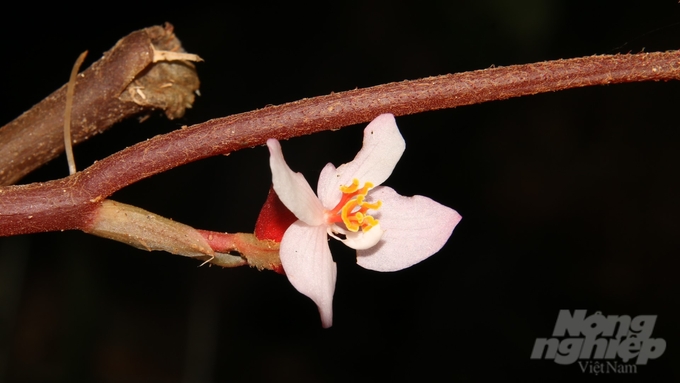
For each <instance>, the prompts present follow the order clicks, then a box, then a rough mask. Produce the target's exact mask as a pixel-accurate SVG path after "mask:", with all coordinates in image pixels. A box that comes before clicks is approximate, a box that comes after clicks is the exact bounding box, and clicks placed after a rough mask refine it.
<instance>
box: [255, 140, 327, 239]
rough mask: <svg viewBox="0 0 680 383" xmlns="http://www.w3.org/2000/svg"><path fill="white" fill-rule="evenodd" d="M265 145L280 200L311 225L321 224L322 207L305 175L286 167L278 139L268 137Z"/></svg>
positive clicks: (275, 189) (275, 188)
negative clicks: (267, 148)
mask: <svg viewBox="0 0 680 383" xmlns="http://www.w3.org/2000/svg"><path fill="white" fill-rule="evenodd" d="M267 146H268V147H269V154H270V156H269V167H270V168H271V170H272V184H273V185H274V191H276V194H277V195H278V196H279V199H280V200H281V202H283V204H284V205H286V207H287V208H288V210H290V211H291V212H293V214H295V216H296V217H297V218H298V219H300V220H302V221H303V222H305V223H307V224H309V225H313V226H316V225H322V224H323V223H324V216H323V214H324V208H323V206H322V205H321V201H319V199H318V198H317V197H316V195H315V194H314V191H313V190H312V188H311V187H310V186H309V183H307V180H305V177H304V176H303V175H302V174H300V173H295V172H293V171H292V170H291V169H290V168H289V167H288V164H287V163H286V160H285V159H284V158H283V152H282V151H281V144H280V143H279V141H277V140H275V139H273V138H270V139H269V140H267Z"/></svg>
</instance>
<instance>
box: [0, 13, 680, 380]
mask: <svg viewBox="0 0 680 383" xmlns="http://www.w3.org/2000/svg"><path fill="white" fill-rule="evenodd" d="M14 6H15V7H14V10H13V11H10V10H7V11H4V12H3V16H4V17H3V19H4V21H3V23H2V24H0V34H1V35H2V40H3V44H2V52H3V53H2V58H3V59H2V61H1V62H0V71H1V75H2V84H3V85H2V87H1V88H0V92H1V94H0V102H1V105H2V108H0V113H1V116H2V119H1V121H2V123H5V122H8V121H10V120H11V119H13V118H15V117H16V116H18V115H19V114H21V113H22V112H23V111H24V110H26V109H28V108H29V107H30V106H31V105H33V104H35V103H37V102H38V101H39V100H40V99H42V98H43V97H45V96H47V95H48V94H49V93H51V92H52V91H53V90H55V89H57V88H58V87H59V86H61V85H62V84H63V83H65V82H66V81H67V79H68V75H69V73H70V70H71V66H72V64H73V62H74V60H75V59H76V57H77V56H78V54H79V53H80V52H82V51H83V50H86V49H88V50H89V51H90V56H89V57H88V60H87V61H86V65H89V64H90V63H91V62H92V61H94V60H95V59H97V58H99V57H100V56H101V54H102V53H103V52H104V51H106V50H108V49H109V48H111V47H112V46H113V45H114V44H115V42H116V41H117V40H118V39H119V38H121V37H123V36H125V35H126V34H128V33H130V32H132V31H133V30H136V29H140V28H143V27H147V26H151V25H157V24H161V23H163V22H165V21H169V22H171V23H173V24H174V26H175V32H176V34H177V36H178V37H179V38H180V39H181V40H182V42H183V44H184V47H185V48H186V49H187V50H188V51H190V52H193V53H197V54H199V55H200V56H202V57H203V58H204V59H205V63H202V64H199V65H198V73H199V76H200V78H201V81H202V85H201V94H202V96H201V97H200V98H199V99H198V100H197V101H196V103H195V106H194V108H193V109H192V110H189V112H188V113H187V114H186V116H185V117H184V118H183V119H181V120H178V121H168V120H166V119H165V118H164V117H162V116H161V115H160V114H157V115H154V116H153V117H152V118H151V119H149V120H147V121H145V122H143V123H141V124H139V123H138V122H137V121H136V120H131V121H127V122H124V123H122V124H120V125H119V126H116V127H114V128H113V129H111V130H110V131H108V132H106V133H104V134H102V135H100V136H97V137H95V138H93V139H91V140H89V141H88V142H86V143H85V144H82V145H80V146H78V147H77V148H76V150H75V156H76V161H77V164H78V167H79V168H80V169H83V168H84V167H86V166H89V165H90V164H92V162H94V161H95V160H97V159H101V158H104V157H106V156H107V155H110V154H111V153H114V152H116V151H118V150H120V149H122V148H124V147H126V146H130V145H133V144H134V143H136V142H139V141H141V140H144V139H146V138H150V137H153V136H155V135H158V134H162V133H166V132H169V131H172V130H174V129H178V128H179V127H180V126H181V125H185V124H194V123H198V122H202V121H205V120H208V119H210V118H215V117H222V116H227V115H230V114H234V113H239V112H244V111H249V110H252V109H256V108H261V107H264V106H265V105H268V104H281V103H285V102H288V101H294V100H298V99H301V98H304V97H313V96H317V95H323V94H328V93H330V92H332V91H342V90H348V89H353V88H356V87H367V86H372V85H377V84H381V83H385V82H392V81H401V80H404V79H416V78H420V77H425V76H430V75H437V74H444V73H455V72H461V71H467V70H475V69H481V68H487V67H490V66H492V65H496V66H500V65H511V64H521V63H530V62H535V61H542V60H550V59H559V58H571V57H578V56H586V55H592V54H617V53H622V54H625V53H629V52H633V53H637V52H641V51H648V52H649V51H657V50H670V49H678V48H680V26H679V25H677V22H678V16H679V15H680V5H679V4H677V3H676V2H673V1H668V2H660V1H658V2H649V1H642V0H639V1H627V2H626V1H623V2H622V1H609V0H608V1H598V2H588V1H566V0H564V1H543V2H542V1H539V0H522V1H501V0H484V1H465V2H449V1H438V2H433V1H420V2H387V1H384V2H355V1H347V2H336V3H331V4H316V5H314V6H302V5H294V4H288V3H284V4H278V5H267V4H263V3H260V2H243V4H241V5H226V4H221V5H220V4H217V5H216V4H212V3H204V2H201V1H193V2H186V3H182V4H172V3H160V2H159V3H157V4H155V5H149V4H144V3H140V2H136V3H130V4H125V5H122V3H121V5H117V4H115V3H83V4H80V3H73V2H69V3H68V4H66V3H64V5H49V6H42V5H41V6H38V5H36V4H34V3H30V2H24V3H18V4H14ZM678 91H680V87H679V84H677V83H675V82H668V83H663V82H660V83H640V84H627V85H613V86H606V87H597V88H589V89H577V90H569V91H564V92H559V93H551V94H543V95H537V96H532V97H524V98H520V99H513V100H507V101H500V102H492V103H487V104H483V105H474V106H467V107H461V108H458V109H451V110H445V111H436V112H429V113H423V114H419V115H414V116H408V117H399V118H397V123H398V125H399V127H400V129H401V131H402V134H403V136H404V137H405V140H406V144H407V149H406V153H405V154H404V156H403V158H402V160H401V162H400V163H399V165H398V166H397V168H396V170H395V172H394V173H393V175H392V177H391V178H390V179H389V180H388V181H387V183H386V184H387V185H389V186H392V187H394V188H395V189H396V190H397V191H399V192H400V193H401V194H405V195H413V194H422V195H426V196H429V197H431V198H433V199H435V200H437V201H439V202H441V203H443V204H445V205H447V206H450V207H452V208H454V209H456V210H457V211H458V212H460V213H461V214H462V216H463V220H462V222H461V223H460V225H459V226H458V227H457V228H456V230H455V231H454V233H453V235H452V237H451V238H450V240H449V242H448V243H447V245H446V246H445V247H444V248H443V249H442V251H440V252H439V253H438V254H436V255H434V256H432V257H431V258H430V259H428V260H426V261H424V262H422V263H421V264H419V265H417V266H415V267H412V268H410V269H408V270H404V271H400V272H396V273H386V274H383V273H377V272H372V271H368V270H364V269H362V268H360V267H358V266H356V265H355V264H354V263H353V252H352V251H350V250H349V249H347V248H343V246H342V245H338V244H337V243H332V244H331V248H332V250H333V253H334V256H335V259H336V261H337V262H338V264H339V271H338V282H337V288H336V293H335V305H334V309H335V317H334V319H335V322H334V326H333V328H331V329H329V330H323V329H321V327H320V323H319V319H318V314H317V311H316V307H315V306H314V304H313V303H312V302H311V301H310V300H309V299H307V298H306V297H305V296H303V295H301V294H299V293H297V292H296V291H295V289H294V288H293V287H292V286H291V285H290V284H289V283H288V281H287V279H286V278H285V277H283V276H280V275H278V274H275V273H273V272H268V271H264V272H258V271H256V270H255V269H249V268H240V269H221V268H218V267H200V268H199V267H197V266H198V264H199V263H198V262H196V261H194V260H191V259H188V258H183V257H178V256H173V255H169V254H166V253H160V252H154V253H147V252H144V251H141V250H137V249H134V248H131V247H128V246H126V245H123V244H119V243H116V242H112V241H109V240H105V239H100V238H96V237H91V236H88V235H86V234H83V233H81V232H63V233H43V234H34V235H25V236H19V237H14V238H0V314H1V317H0V320H2V321H1V322H0V326H1V327H0V381H7V382H62V381H63V382H67V381H68V382H75V381H99V382H179V381H182V382H213V381H214V382H223V381H224V382H226V381H296V382H305V381H314V382H346V381H483V380H488V379H489V378H501V379H504V380H511V381H520V380H521V381H572V380H575V379H583V378H592V377H594V376H593V375H590V374H584V373H582V372H581V371H580V369H579V367H578V366H577V365H576V364H574V365H571V366H561V365H557V364H556V363H554V362H552V361H546V360H540V361H535V360H530V359H529V356H530V354H531V349H532V347H533V344H534V341H535V339H536V338H539V337H549V336H550V335H551V333H552V330H553V327H554V324H555V320H556V318H557V313H558V311H559V309H570V310H573V309H579V308H581V309H588V310H589V313H591V312H594V311H601V312H602V313H604V314H605V315H610V314H611V315H631V316H636V315H643V314H646V315H658V320H657V323H656V327H655V328H654V332H653V335H652V336H653V337H656V338H663V339H665V340H666V342H667V350H666V352H665V354H664V355H663V356H661V357H660V358H659V359H656V360H651V361H649V363H648V364H647V365H646V366H640V367H638V372H637V374H635V375H632V376H620V375H614V374H609V375H608V376H604V377H603V376H598V377H597V379H600V380H601V379H607V378H621V379H631V380H632V379H637V380H647V381H649V380H651V379H656V380H657V381H677V380H678V379H679V377H680V371H679V370H678V365H677V363H676V362H677V358H678V355H679V354H678V352H677V345H678V344H680V333H679V331H678V326H677V323H678V321H679V320H680V316H679V315H678V313H677V311H678V310H677V308H678V300H677V299H676V296H677V294H678V292H679V291H680V285H679V284H678V277H677V275H678V264H679V262H678V255H680V251H679V250H680V240H679V236H678V232H679V231H680V219H679V217H680V204H679V203H678V200H677V197H678V194H679V192H680V182H679V181H678V177H677V166H678V164H679V163H680V154H678V147H679V144H680V132H679V129H678V126H677V120H678V119H677V111H678V106H677V103H678V98H677V94H678ZM363 127H364V125H362V126H355V127H349V128H346V129H342V130H341V131H338V132H326V133H320V134H316V135H313V136H307V137H301V138H296V139H292V140H289V141H286V142H284V143H283V148H284V153H285V155H286V157H287V159H288V161H289V164H290V166H291V167H292V168H293V169H295V170H297V171H301V172H302V173H303V174H305V175H306V176H307V178H308V180H309V181H310V183H312V185H315V183H316V177H317V176H318V173H319V171H320V170H321V168H322V167H323V166H324V165H325V164H326V163H327V162H333V163H334V164H336V165H339V164H341V163H344V162H347V161H348V160H350V159H351V158H352V157H353V156H354V154H355V153H356V151H357V150H358V149H359V147H360V146H361V136H362V129H363ZM66 175H67V166H66V161H65V157H64V156H62V157H60V158H58V159H57V160H55V161H53V162H51V163H50V164H48V165H46V166H44V167H43V168H41V169H39V170H38V171H36V172H35V173H33V174H32V175H30V176H29V177H27V178H26V179H24V180H22V183H24V182H33V181H44V180H48V179H54V178H60V177H64V176H66ZM269 182H270V173H269V169H268V152H267V150H266V148H264V147H257V148H254V149H247V150H243V151H240V152H237V153H233V154H231V155H230V156H228V157H224V156H222V157H215V158H211V159H208V160H203V161H200V162H197V163H192V164H189V165H186V166H183V167H180V168H177V169H174V170H172V171H169V172H166V173H164V174H162V175H157V176H154V177H151V178H149V179H146V180H143V181H141V182H139V183H137V184H134V185H132V186H129V187H127V188H125V189H123V190H121V191H120V192H118V193H116V194H115V195H114V196H112V198H113V199H115V200H119V201H121V202H126V203H130V204H134V205H137V206H139V207H142V208H144V209H147V210H150V211H153V212H155V213H158V214H161V215H163V216H166V217H169V218H172V219H175V220H177V221H180V222H184V223H187V224H190V225H192V226H194V227H197V228H203V229H209V230H215V231H229V232H235V231H244V232H247V231H252V228H253V226H254V223H255V219H256V217H257V213H258V211H259V208H260V206H261V204H262V202H263V201H264V198H265V195H266V193H267V188H268V186H269Z"/></svg>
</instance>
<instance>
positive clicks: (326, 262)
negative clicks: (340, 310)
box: [267, 114, 461, 327]
mask: <svg viewBox="0 0 680 383" xmlns="http://www.w3.org/2000/svg"><path fill="white" fill-rule="evenodd" d="M267 146H268V147H269V152H270V154H271V156H270V159H269V164H270V167H271V170H272V182H273V184H274V190H275V191H276V194H277V195H278V196H279V198H280V199H281V201H282V202H283V204H284V205H285V206H286V207H287V208H288V209H289V210H290V211H291V212H293V214H295V216H296V217H297V218H298V221H296V222H295V223H293V224H292V225H291V226H290V227H289V228H288V229H287V230H286V232H285V234H284V235H283V239H282V240H281V249H280V255H281V263H282V265H283V269H284V271H285V272H286V275H287V276H288V280H290V283H292V284H293V286H295V288H296V289H297V290H298V291H299V292H301V293H302V294H304V295H306V296H308V297H309V298H311V299H312V300H313V301H314V302H315V303H316V305H317V306H318V307H319V313H320V314H321V322H322V325H323V327H330V326H331V325H332V323H333V292H334V290H335V279H336V273H337V267H336V264H335V262H333V258H332V256H331V251H330V249H329V247H328V237H327V236H328V235H330V236H331V237H333V238H335V239H338V240H340V241H342V242H344V243H345V244H346V245H347V246H349V247H351V248H354V249H357V263H358V264H359V265H360V266H362V267H365V268H367V269H371V270H377V271H396V270H401V269H404V268H407V267H409V266H412V265H414V264H416V263H418V262H420V261H422V260H424V259H426V258H427V257H429V256H430V255H432V254H434V253H436V252H437V251H439V249H441V248H442V246H444V244H445V243H446V241H447V240H448V239H449V237H450V236H451V233H452V232H453V229H454V227H456V225H457V224H458V222H459V221H460V219H461V216H460V215H459V214H458V213H457V212H456V211H455V210H453V209H451V208H448V207H446V206H444V205H441V204H439V203H437V202H435V201H433V200H431V199H429V198H427V197H423V196H413V197H404V196H401V195H399V194H397V192H395V191H394V190H392V189H391V188H389V187H386V186H379V185H380V184H382V183H383V182H384V181H385V180H386V179H387V178H388V177H389V175H390V174H391V173H392V171H393V170H394V167H395V166H396V164H397V162H398V161H399V158H401V155H402V153H403V152H404V148H405V144H404V139H403V138H402V136H401V134H400V133H399V129H398V128H397V124H396V122H395V120H394V116H393V115H391V114H383V115H380V116H378V117H377V118H376V119H375V120H373V121H372V122H371V123H370V124H369V125H368V126H367V127H366V129H365V130H364V143H363V147H362V148H361V150H360V151H359V153H357V155H356V157H355V158H354V160H352V162H349V163H347V164H344V165H342V166H340V167H339V168H337V169H336V168H335V167H334V166H333V165H332V164H330V163H329V164H328V165H326V167H324V168H323V170H322V171H321V175H320V176H319V183H318V186H317V193H318V197H317V196H316V195H315V194H314V192H313V191H312V188H311V187H310V186H309V183H307V181H306V180H305V178H304V177H303V176H302V174H300V173H295V172H293V171H292V170H291V169H290V168H289V167H288V165H287V164H286V161H285V160H284V158H283V153H282V152H281V145H280V144H279V142H278V141H277V140H275V139H270V140H268V141H267Z"/></svg>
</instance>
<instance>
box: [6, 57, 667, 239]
mask: <svg viewBox="0 0 680 383" xmlns="http://www.w3.org/2000/svg"><path fill="white" fill-rule="evenodd" d="M679 77H680V51H672V52H661V53H641V54H633V55H615V56H592V57H584V58H576V59H569V60H556V61H548V62H543V63H536V64H527V65H516V66H509V67H500V68H491V69H484V70H478V71H474V72H466V73H459V74H452V75H444V76H438V77H430V78H425V79H420V80H414V81H403V82H399V83H391V84H385V85H379V86H376V87H372V88H366V89H357V90H352V91H348V92H342V93H336V94H331V95H327V96H320V97H315V98H311V99H306V100H301V101H296V102H292V103H289V104H284V105H280V106H273V107H268V108H264V109H260V110H255V111H252V112H247V113H242V114H238V115H233V116H229V117H225V118H220V119H215V120H210V121H207V122H204V123H202V124H197V125H194V126H192V127H189V128H186V129H182V130H178V131H174V132H172V133H169V134H166V135H162V136H158V137H155V138H153V139H151V140H148V141H145V142H141V143H139V144H137V145H134V146H132V147H129V148H127V149H125V150H122V151H120V152H118V153H116V154H114V155H112V156H110V157H108V158H106V159H104V160H102V161H99V162H97V163H96V164H94V165H92V166H91V167H89V168H88V169H85V170H84V171H82V172H79V173H77V174H74V175H73V176H70V177H67V178H63V179H60V180H54V181H50V182H46V183H40V184H31V185H22V186H10V187H5V188H0V235H15V234H22V233H33V232H41V231H53V230H67V229H87V228H88V225H91V223H92V219H93V218H92V214H93V212H94V211H95V210H96V209H97V207H98V206H99V202H100V201H101V200H103V199H104V198H106V197H107V196H109V195H111V194H112V193H113V192H115V191H117V190H119V189H121V188H123V187H125V186H127V185H129V184H131V183H133V182H136V181H139V180H141V179H144V178H146V177H149V176H151V175H153V174H157V173H160V172H163V171H165V170H168V169H171V168H174V167H176V166H179V165H182V164H186V163H188V162H192V161H196V160H198V159H202V158H206V157H210V156H214V155H218V154H226V153H230V152H233V151H236V150H239V149H243V148H247V147H252V146H255V145H261V144H263V143H264V142H265V141H266V140H267V139H268V138H278V139H285V138H290V137H295V136H301V135H305V134H311V133H314V132H319V131H322V130H329V129H337V128H341V127H343V126H348V125H353V124H357V123H361V122H367V121H370V120H372V119H373V118H374V117H376V116H377V115H378V114H380V113H387V112H389V113H393V114H395V115H406V114H413V113H419V112H424V111H428V110H436V109H443V108H453V107H457V106H461V105H469V104H476V103H481V102H485V101H492V100H503V99H507V98H510V97H518V96H524V95H531V94H536V93H541V92H548V91H558V90H563V89H569V88H577V87H584V86H591V85H604V84H614V83H624V82H637V81H649V80H655V81H659V80H673V79H678V78H679Z"/></svg>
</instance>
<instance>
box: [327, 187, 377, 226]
mask: <svg viewBox="0 0 680 383" xmlns="http://www.w3.org/2000/svg"><path fill="white" fill-rule="evenodd" d="M372 188H373V184H372V183H370V182H366V183H365V184H364V186H363V187H361V188H359V180H358V179H356V178H355V179H354V180H352V184H351V185H348V186H340V191H341V192H342V194H343V196H342V198H341V199H340V202H339V203H338V205H337V206H336V207H335V209H333V210H330V211H328V212H327V214H330V216H329V217H330V218H329V219H330V221H329V222H341V221H342V223H344V224H345V226H346V227H347V230H349V231H352V232H357V231H359V229H361V230H363V231H368V230H370V229H371V228H372V227H374V226H375V225H377V224H378V221H377V220H376V219H375V218H373V217H371V216H370V215H368V214H366V212H367V211H368V210H378V209H379V208H380V206H381V205H382V203H381V202H380V201H377V202H375V203H369V202H365V201H364V199H365V198H366V195H367V194H368V191H369V190H370V189H372Z"/></svg>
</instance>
